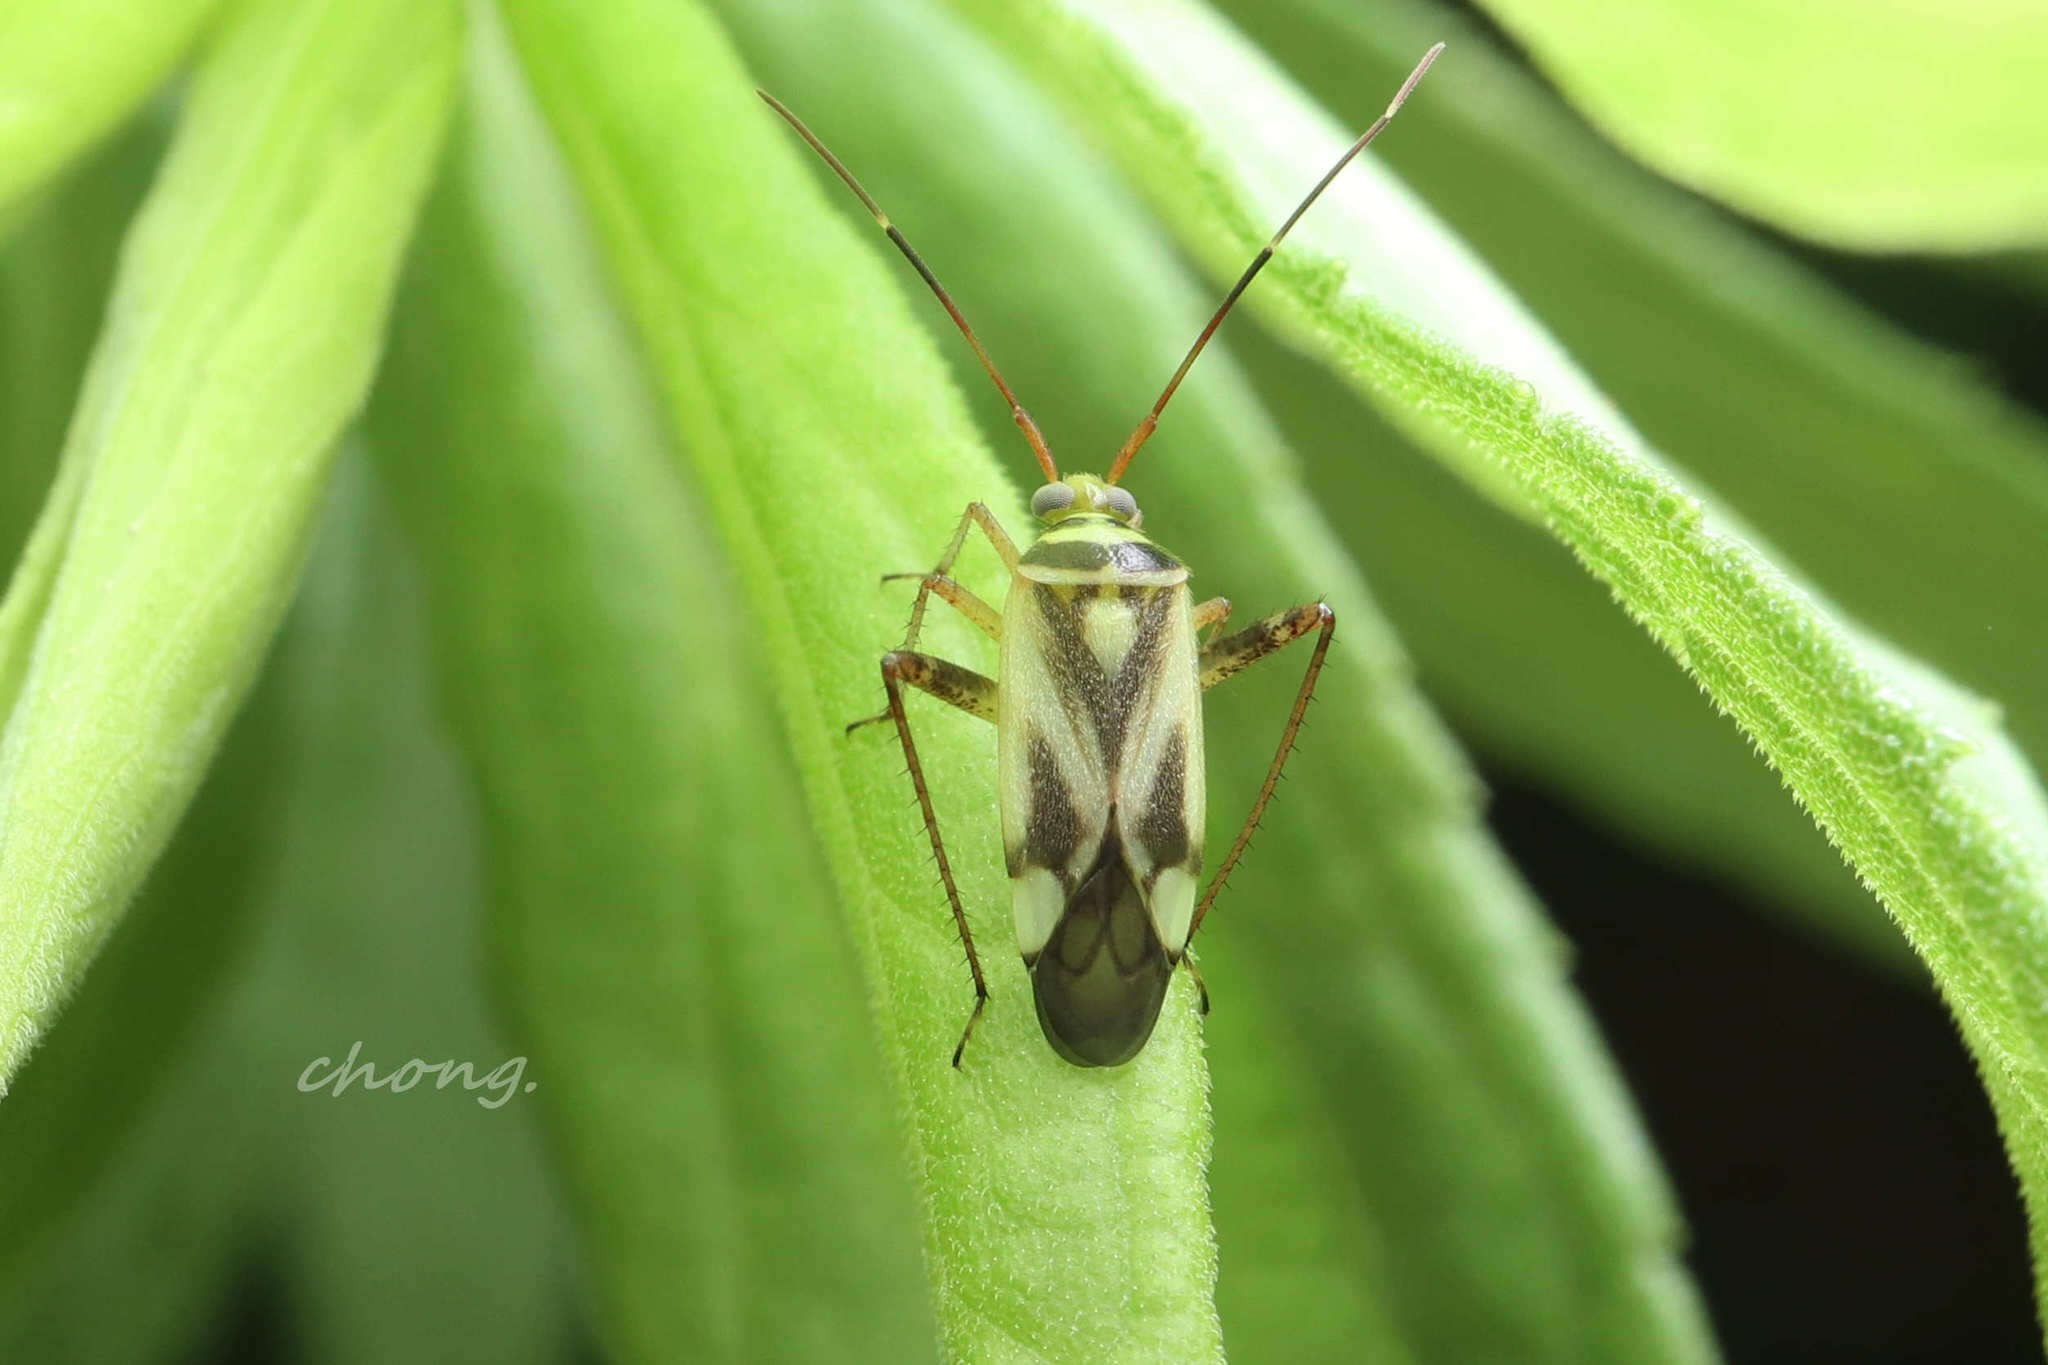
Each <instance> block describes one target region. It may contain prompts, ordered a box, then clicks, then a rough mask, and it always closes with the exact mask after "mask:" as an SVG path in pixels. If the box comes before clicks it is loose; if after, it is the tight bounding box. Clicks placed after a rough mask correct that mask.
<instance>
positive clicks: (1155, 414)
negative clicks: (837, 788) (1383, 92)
mask: <svg viewBox="0 0 2048 1365" xmlns="http://www.w3.org/2000/svg"><path fill="white" fill-rule="evenodd" d="M1443 50H1444V45H1443V44H1442V43H1438V44H1437V45H1436V46H1435V47H1432V48H1431V49H1430V50H1429V51H1427V52H1425V53H1423V54H1422V60H1421V61H1419V62H1417V63H1416V64H1415V69H1414V70H1413V71H1411V72H1409V73H1408V79H1407V80H1405V81H1403V82H1401V88H1400V89H1399V90H1398V91H1396V92H1395V94H1394V98H1393V102H1392V103H1390V104H1388V105H1387V112H1385V113H1384V114H1381V115H1380V116H1379V117H1378V118H1376V119H1374V120H1373V124H1372V127H1370V128H1368V129H1366V130H1365V131H1364V132H1363V133H1362V134H1360V135H1359V138H1358V141H1356V142H1354V143H1352V144H1351V147H1350V149H1349V150H1347V151H1346V152H1345V153H1344V155H1342V156H1340V157H1338V158H1337V164H1336V165H1334V166H1332V167H1330V169H1329V170H1328V171H1327V172H1325V173H1324V175H1323V178H1322V179H1321V180H1318V181H1316V187H1315V188H1314V189H1312V190H1310V191H1309V192H1308V197H1307V198H1305V199H1303V200H1302V201H1301V202H1300V203H1299V204H1297V205H1295V206H1294V212H1292V213H1290V214H1288V215H1287V221H1286V222H1284V223H1282V224H1281V225H1280V230H1279V231H1278V232H1276V233H1274V234H1273V238H1272V240H1271V241H1269V242H1267V243H1266V245H1265V246H1264V247H1263V248H1261V249H1260V251H1259V254H1258V255H1257V256H1254V257H1253V258H1252V263H1251V264H1250V265H1248V266H1246V267H1245V272H1244V274H1242V275H1239V276H1238V277H1237V283H1236V284H1234V285H1232V286H1230V293H1229V294H1228V295H1226V296H1225V297H1224V300H1223V306H1222V307H1220V308H1218V309H1217V310H1216V313H1215V316H1213V317H1211V318H1210V319H1209V325H1208V326H1207V327H1204V328H1203V329H1202V334H1201V335H1200V336H1198V337H1196V338H1195V344H1194V346H1193V347H1191V348H1190V349H1189V351H1188V354H1187V359H1185V360H1183V361H1181V362H1180V368H1179V369H1177V370H1175V371H1174V372H1173V378H1171V379H1169V380H1167V381H1166V389H1165V391H1164V392H1163V393H1161V394H1160V395H1159V401H1158V402H1156V403H1154V404H1153V405H1152V411H1151V412H1150V413H1149V414H1147V416H1146V418H1145V420H1144V421H1142V422H1140V423H1138V429H1137V430H1136V431H1133V432H1132V433H1131V435H1130V439H1129V440H1127V441H1125V442H1124V445H1123V449H1122V450H1119V451H1118V452H1117V453H1116V463H1115V464H1112V465H1111V466H1110V467H1109V477H1108V480H1107V481H1108V482H1110V483H1115V482H1116V481H1117V480H1118V479H1121V478H1122V477H1123V476H1124V471H1125V470H1127V469H1129V468H1130V467H1131V460H1132V459H1133V458H1135V457H1136V455H1137V453H1138V447H1139V446H1142V445H1144V444H1145V442H1146V440H1147V439H1149V438H1150V437H1151V435H1152V432H1153V430H1154V429H1155V428H1156V427H1158V425H1159V414H1160V413H1162V412H1164V411H1165V410H1166V404H1167V402H1168V401H1169V400H1170V399H1172V397H1173V391H1174V390H1175V389H1177V388H1179V387H1180V381H1181V380H1183V379H1185V378H1187V373H1188V369H1189V367H1190V366H1192V365H1193V364H1194V363H1195V357H1196V356H1198V355H1200V354H1201V353H1202V348H1203V347H1204V346H1207V345H1208V344H1209V338H1210V337H1212V336H1214V335H1216V329H1217V328H1218V327H1221V326H1222V325H1223V318H1224V315H1225V314H1227V313H1229V312H1230V309H1231V305H1232V304H1235V303H1236V302H1237V298H1238V295H1240V294H1242V293H1244V291H1245V286H1247V285H1249V284H1250V283H1251V282H1252V277H1253V276H1255V275H1257V274H1258V273H1259V271H1260V270H1261V269H1263V268H1264V266H1265V264H1266V262H1267V261H1270V260H1272V259H1273V252H1274V251H1275V249H1277V248H1278V247H1279V245H1280V241H1281V239H1282V238H1284V237H1285V236H1286V235H1287V234H1288V232H1289V231H1290V230H1292V229H1293V227H1294V225H1295V224H1296V223H1297V222H1300V221H1301V215H1302V214H1304V213H1307V212H1308V208H1309V205H1311V204H1313V203H1315V202H1316V200H1317V198H1318V197H1320V196H1321V194H1322V192H1323V191H1324V190H1326V189H1328V188H1329V187H1330V182H1331V181H1332V180H1335V179H1336V178H1337V175H1338V173H1339V172H1340V171H1342V170H1343V169H1344V168H1345V167H1346V166H1348V165H1350V164H1351V158H1353V157H1355V156H1357V155H1358V154H1359V153H1360V152H1362V151H1364V150H1365V149H1366V147H1367V146H1369V145H1370V144H1371V142H1372V140H1373V139H1374V138H1376V137H1378V136H1379V135H1380V131H1381V130H1382V129H1384V128H1385V127H1386V126H1387V125H1388V124H1389V123H1391V122H1393V120H1394V115H1396V114H1398V113H1400V112H1401V106H1402V105H1403V104H1405V103H1407V101H1408V95H1409V92H1411V91H1413V90H1414V89H1415V87H1416V85H1417V84H1418V83H1419V82H1420V81H1421V80H1422V78H1423V76H1424V75H1425V74H1426V73H1427V72H1428V71H1429V67H1430V63H1432V62H1434V61H1435V60H1436V59H1437V55H1438V54H1439V53H1441V52H1442V51H1443ZM962 325H963V326H965V324H964V323H963V324H962Z"/></svg>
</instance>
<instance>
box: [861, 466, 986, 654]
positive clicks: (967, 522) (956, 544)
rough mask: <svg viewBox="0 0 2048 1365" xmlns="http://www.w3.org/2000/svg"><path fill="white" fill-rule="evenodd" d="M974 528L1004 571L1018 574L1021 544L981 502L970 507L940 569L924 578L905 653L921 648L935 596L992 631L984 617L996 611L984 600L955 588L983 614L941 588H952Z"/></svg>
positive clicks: (905, 636) (905, 634)
mask: <svg viewBox="0 0 2048 1365" xmlns="http://www.w3.org/2000/svg"><path fill="white" fill-rule="evenodd" d="M970 526H979V527H980V528H981V530H982V534H983V535H985V536H987V537H988V543H989V544H990V545H992V546H994V547H995V551H996V554H997V555H998V556H999V557H1000V558H1001V559H1002V561H1003V567H1004V568H1006V569H1008V570H1009V571H1010V572H1011V573H1015V572H1016V571H1017V558H1018V556H1017V544H1016V542H1015V541H1013V540H1011V539H1010V534H1009V532H1007V531H1005V530H1004V529H1003V526H1002V523H1001V522H999V521H997V520H996V518H995V514H994V513H993V512H991V511H989V510H988V508H987V507H986V506H985V505H983V504H981V503H978V502H970V503H968V504H967V510H966V511H965V512H962V513H961V514H960V524H959V525H958V526H955V527H954V528H953V538H952V539H951V540H950V541H948V542H947V543H946V552H945V553H944V554H943V555H940V556H939V562H938V565H937V566H936V567H935V568H933V570H932V571H931V572H930V573H928V574H924V575H922V576H921V577H922V578H923V582H922V583H920V584H919V585H918V589H917V601H916V602H914V603H912V604H911V608H910V627H909V629H907V630H905V631H904V632H903V648H904V649H905V650H914V649H916V648H917V636H918V632H919V631H921V630H923V629H924V608H925V603H926V602H927V601H929V600H930V598H931V595H932V593H934V592H938V593H939V595H940V596H942V597H945V598H946V599H947V600H949V601H953V602H954V604H955V605H956V606H961V607H962V610H963V611H965V612H966V615H967V617H968V619H970V620H972V621H974V623H975V624H976V625H978V626H980V627H981V628H982V629H983V630H987V629H988V628H989V627H988V624H987V622H986V620H985V619H984V616H983V614H984V613H985V614H986V616H995V611H994V609H992V608H991V607H989V606H988V605H987V604H986V603H984V602H983V601H982V600H981V599H980V598H978V597H974V595H973V594H972V593H969V592H967V590H966V589H965V588H958V585H953V586H954V587H956V588H958V591H959V592H960V593H961V594H962V595H963V596H965V597H967V598H969V599H971V600H972V601H973V603H974V605H975V607H979V608H980V612H976V611H975V610H974V609H973V608H970V607H966V606H964V605H963V604H962V603H960V602H959V600H958V599H956V598H955V597H954V595H953V593H952V592H948V591H946V589H945V588H943V587H941V586H940V585H941V584H952V579H951V578H950V577H948V575H950V574H951V573H952V572H953V561H954V560H956V559H958V558H959V557H960V548H961V547H962V546H963V545H965V544H966V543H967V530H968V528H969V527H970ZM902 576H903V575H898V574H890V575H888V577H886V578H884V579H883V580H882V581H883V582H885V583H886V582H888V581H889V579H890V578H897V577H902ZM1000 622H1001V618H1000V617H998V618H997V629H998V630H1000V629H1001V624H1000Z"/></svg>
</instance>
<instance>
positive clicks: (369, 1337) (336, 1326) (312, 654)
mask: <svg viewBox="0 0 2048 1365" xmlns="http://www.w3.org/2000/svg"><path fill="white" fill-rule="evenodd" d="M350 444H351V447H352V449H351V454H350V455H349V457H348V458H347V459H345V460H344V461H343V462H342V463H341V466H340V468H339V469H338V470H337V477H336V479H335V495H334V496H333V497H331V498H330V499H328V502H327V508H326V511H327V515H326V517H325V518H324V519H323V522H322V525H321V528H320V537H319V545H318V548H317V550H316V553H315V555H314V558H313V561H312V563H311V564H310V565H309V566H308V571H307V574H306V581H305V585H304V591H303V592H302V593H301V594H300V596H299V602H298V609H297V610H296V611H295V613H294V620H293V625H294V627H295V630H296V632H297V638H295V639H294V640H293V641H292V643H293V645H294V649H293V650H292V652H291V653H290V655H289V656H287V657H286V659H285V662H286V663H287V664H288V665H289V676H288V677H287V678H286V679H285V685H286V687H287V689H288V695H289V696H290V697H291V698H292V702H293V708H292V714H291V717H290V723H291V728H292V732H293V743H294V745H295V747H296V749H297V750H298V753H297V762H296V771H295V773H294V778H295V781H294V782H293V785H292V788H291V790H290V792H289V797H290V805H289V808H288V810H287V813H286V819H287V822H288V823H287V828H286V829H285V831H284V834H283V837H282V838H281V839H280V840H279V848H280V854H281V863H282V866H281V867H280V869H279V871H278V874H277V877H276V887H277V896H278V906H277V908H276V910H275V912H274V914H273V929H272V933H271V934H270V936H269V938H268V940H267V941H266V943H265V944H264V949H265V952H264V957H263V960H262V961H261V962H259V963H258V964H257V965H256V970H255V971H254V972H252V973H251V974H250V975H249V978H248V981H247V984H246V987H245V998H244V999H243V1000H241V1001H238V1002H237V1005H238V1014H237V1019H236V1021H235V1023H236V1025H237V1027H236V1032H235V1036H234V1038H233V1040H232V1043H233V1047H234V1049H235V1051H234V1053H233V1054H232V1055H231V1056H230V1057H229V1058H228V1059H227V1060H226V1061H224V1062H223V1063H222V1064H223V1065H224V1066H225V1067H226V1068H227V1069H228V1070H229V1073H230V1074H236V1075H242V1076H247V1077H251V1078H261V1080H260V1083H261V1085H262V1086H263V1088H264V1092H265V1094H264V1099H265V1101H266V1103H265V1105H264V1107H263V1110H262V1112H261V1116H260V1126H258V1125H255V1124H252V1127H256V1131H255V1132H254V1133H253V1134H251V1135H250V1138H253V1139H255V1140H253V1141H252V1140H250V1138H245V1139H244V1141H245V1142H246V1143H247V1145H248V1146H249V1147H250V1148H252V1149H253V1150H252V1152H251V1156H252V1157H253V1158H257V1159H260V1160H261V1161H262V1162H263V1166H264V1174H265V1175H266V1176H267V1177H269V1182H270V1185H269V1188H268V1189H267V1190H266V1191H265V1193H266V1194H267V1195H268V1196H269V1202H268V1205H267V1207H268V1208H270V1209H271V1210H272V1211H273V1212H274V1214H275V1216H276V1217H277V1220H278V1222H279V1223H280V1224H282V1233H281V1235H282V1238H283V1240H284V1243H285V1246H284V1253H283V1255H282V1257H281V1259H282V1261H283V1262H284V1264H286V1265H287V1266H289V1268H290V1279H289V1281H288V1283H287V1284H286V1286H285V1290H286V1294H287V1296H288V1298H289V1300H290V1302H291V1304H292V1306H293V1309H294V1310H295V1318H296V1320H297V1322H298V1323H299V1324H300V1325H301V1327H302V1330H303V1339H304V1342H305V1350H306V1355H307V1358H308V1359H309V1360H311V1361H314V1362H316V1365H317V1362H320V1361H331V1362H337V1365H346V1363H347V1362H354V1361H366V1360H375V1361H387V1362H391V1363H392V1365H406V1362H414V1361H417V1362H423V1363H424V1362H431V1361H446V1360H452V1359H463V1358H468V1359H477V1360H489V1361H503V1362H506V1363H507V1365H521V1362H534V1363H535V1365H538V1362H544V1361H553V1360H558V1359H560V1357H561V1353H562V1348H563V1345H564V1343H565V1342H566V1341H567V1340H568V1339H569V1335H570V1330H571V1318H570V1310H571V1306H572V1302H573V1300H572V1287H571V1284H570V1281H569V1276H568V1274H567V1273H566V1272H567V1265H566V1263H565V1262H566V1258H565V1257H564V1255H563V1250H562V1249H563V1247H564V1245H565V1243H566V1242H567V1239H568V1235H569V1231H570V1228H569V1221H568V1219H567V1217H566V1216H565V1212H564V1208H563V1203H562V1200H561V1196H560V1192H559V1190H558V1189H557V1187H556V1185H555V1182H554V1180H553V1178H552V1170H551V1168H550V1166H549V1164H548V1162H547V1159H546V1158H547V1154H546V1149H545V1146H544V1144H543V1142H542V1140H541V1131H540V1123H539V1113H538V1110H537V1108H536V1106H535V1103H534V1100H535V1096H534V1094H533V1093H532V1092H530V1091H528V1090H527V1088H526V1087H528V1086H532V1087H534V1089H535V1090H538V1089H539V1088H540V1087H541V1086H544V1085H547V1084H548V1083H549V1078H548V1077H547V1076H546V1075H544V1074H542V1073H541V1072H540V1071H539V1070H538V1069H537V1068H536V1067H533V1066H531V1065H529V1059H528V1058H526V1057H525V1056H524V1054H523V1053H521V1052H520V1050H519V1048H518V1047H517V1045H516V1044H514V1043H513V1042H511V1041H510V1040H508V1039H507V1038H506V1037H505V1035H504V1030H503V1029H502V1028H500V1027H499V1026H498V1025H497V1024H496V1022H495V1020H494V1019H493V1017H492V1014H491V1010H490V1000H489V997H488V993H487V986H488V981H487V978H486V976H485V973H484V970H483V969H484V962H485V955H486V934H485V925H484V897H483V892H482V866H481V859H480V856H479V851H478V819H477V813H476V810H475V808H474V805H473V802H472V799H471V793H470V791H469V788H468V786H467V784H466V783H465V781H464V779H463V774H462V771H461V767H460V765H459V763H458V762H457V761H456V758H455V755H454V753H453V752H452V749H451V746H450V745H449V744H448V742H447V737H446V735H445V734H444V733H443V732H442V731H441V729H440V727H439V726H438V724H437V722H436V718H435V716H434V713H433V687H432V682H433V680H432V675H431V671H430V667H429V659H428V653H427V648H428V647H427V631H426V623H425V621H424V619H423V615H424V613H423V612H422V611H421V609H420V605H421V604H420V598H421V595H422V594H421V587H420V584H419V580H418V575H417V572H416V570H415V568H414V566H413V564H412V562H411V560H410V558H409V557H408V556H407V555H406V554H405V552H404V545H403V543H402V541H401V540H400V539H399V537H398V534H397V529H396V526H395V525H394V520H393V518H392V517H391V515H390V512H389V510H388V509H387V508H386V507H385V506H383V505H382V503H381V502H380V501H378V500H377V498H376V497H375V492H376V490H375V488H374V485H373V484H372V482H371V479H370V476H369V469H368V467H367V462H366V461H365V460H364V459H363V458H362V455H361V451H360V449H359V448H354V446H355V443H353V442H351V443H350ZM415 1059H417V1061H418V1063H419V1065H420V1066H422V1067H438V1066H439V1065H440V1064H441V1063H443V1062H449V1063H452V1064H454V1066H455V1068H457V1069H456V1070H455V1071H453V1072H452V1073H440V1072H436V1071H425V1072H415V1073H414V1074H413V1075H412V1077H411V1078H410V1079H408V1078H407V1074H406V1073H407V1071H408V1069H409V1064H410V1063H411V1062H413V1061H414V1060H415ZM465 1063H466V1064H468V1067H469V1069H468V1070H467V1071H463V1070H461V1069H460V1068H461V1067H462V1066H463V1065H464V1064H465ZM363 1066H368V1067H370V1068H371V1071H370V1072H369V1073H367V1074H361V1073H359V1074H358V1076H357V1078H356V1079H354V1080H352V1081H350V1080H347V1079H344V1078H341V1077H338V1076H337V1074H336V1073H338V1072H340V1071H342V1069H343V1068H344V1067H355V1068H360V1067H363ZM372 1081H378V1082H381V1085H380V1086H378V1087H376V1088H373V1087H372V1085H371V1082H372ZM323 1082H325V1084H323ZM370 1192H374V1196H375V1197H366V1196H367V1195H368V1194H369V1193H370Z"/></svg>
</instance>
